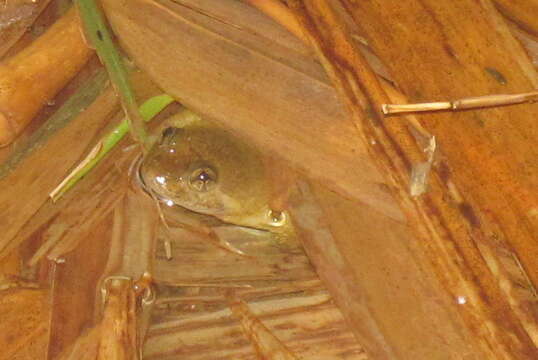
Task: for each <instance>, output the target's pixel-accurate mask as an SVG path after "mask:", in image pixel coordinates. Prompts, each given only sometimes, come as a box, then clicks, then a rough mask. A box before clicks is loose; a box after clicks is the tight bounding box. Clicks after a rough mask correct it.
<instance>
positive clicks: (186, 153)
mask: <svg viewBox="0 0 538 360" xmlns="http://www.w3.org/2000/svg"><path fill="white" fill-rule="evenodd" d="M159 132H160V134H159V135H158V136H157V137H155V138H154V139H153V144H152V145H151V147H150V149H149V151H148V152H147V154H146V155H145V156H144V158H143V159H142V161H141V164H140V166H139V171H138V174H139V178H140V181H141V183H142V184H143V187H144V188H145V189H146V191H148V192H149V193H151V195H152V196H153V197H154V198H156V199H158V201H159V202H161V203H162V204H164V205H165V206H164V208H167V207H168V208H170V209H167V211H166V213H167V214H168V215H167V216H170V213H171V217H172V218H174V215H176V216H175V218H176V219H178V218H179V219H180V220H179V222H183V223H188V224H189V225H190V227H191V228H193V227H197V225H199V226H198V228H204V229H206V230H207V229H208V227H211V226H215V225H216V224H218V223H221V224H229V225H235V226H239V227H244V228H248V229H254V230H259V231H268V232H272V233H275V234H280V235H281V236H280V237H279V239H282V236H286V235H290V234H291V233H292V232H293V231H292V227H291V224H290V222H289V216H288V214H287V213H286V212H285V211H275V210H272V209H271V208H270V206H269V204H270V198H271V191H270V184H269V180H268V177H267V173H266V169H265V166H264V162H263V160H262V158H263V157H262V154H261V153H260V152H259V151H258V149H257V148H256V147H254V146H252V145H251V144H250V143H248V142H247V141H245V140H243V139H242V138H239V137H238V136H237V135H235V134H233V133H232V132H230V131H229V130H227V129H224V128H221V127H218V126H217V125H215V124H214V123H212V122H210V121H208V120H205V119H203V118H202V117H201V116H199V115H197V114H195V113H193V112H192V111H189V110H187V109H184V110H182V111H181V112H179V113H178V114H176V115H174V116H172V117H171V118H169V119H167V120H166V121H165V122H164V124H163V125H162V126H161V127H160V131H159ZM170 210H172V211H170ZM187 213H188V214H187ZM189 214H190V215H189ZM207 233H210V234H211V235H212V236H214V234H213V233H212V232H211V231H210V230H209V231H207ZM235 252H237V251H235Z"/></svg>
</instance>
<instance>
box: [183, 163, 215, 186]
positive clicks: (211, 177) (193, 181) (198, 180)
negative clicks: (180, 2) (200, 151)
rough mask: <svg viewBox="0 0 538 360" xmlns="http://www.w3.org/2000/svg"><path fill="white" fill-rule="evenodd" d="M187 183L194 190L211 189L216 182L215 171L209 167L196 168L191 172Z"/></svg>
mask: <svg viewBox="0 0 538 360" xmlns="http://www.w3.org/2000/svg"><path fill="white" fill-rule="evenodd" d="M189 184H190V186H191V187H192V188H193V189H195V190H196V191H200V192H204V191H208V190H211V189H212V188H214V187H215V185H216V184H217V173H216V172H215V170H213V169H212V168H210V167H201V168H197V169H195V170H194V171H193V172H192V173H191V176H190V178H189Z"/></svg>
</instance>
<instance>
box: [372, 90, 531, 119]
mask: <svg viewBox="0 0 538 360" xmlns="http://www.w3.org/2000/svg"><path fill="white" fill-rule="evenodd" d="M535 101H538V90H536V91H531V92H528V93H521V94H513V95H486V96H477V97H469V98H464V99H459V100H454V101H443V102H432V103H421V104H382V105H381V110H382V111H383V114H385V115H395V114H401V113H410V112H425V111H441V110H451V111H455V110H467V109H477V108H484V107H493V106H504V105H515V104H523V103H532V102H535Z"/></svg>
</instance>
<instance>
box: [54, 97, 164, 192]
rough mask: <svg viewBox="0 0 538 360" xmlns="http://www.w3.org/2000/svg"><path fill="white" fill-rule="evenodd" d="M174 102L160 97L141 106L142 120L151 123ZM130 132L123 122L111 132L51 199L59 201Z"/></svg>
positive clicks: (66, 179)
mask: <svg viewBox="0 0 538 360" xmlns="http://www.w3.org/2000/svg"><path fill="white" fill-rule="evenodd" d="M173 101H174V99H173V98H172V97H170V96H169V95H158V96H154V97H152V98H150V99H149V100H147V101H146V102H144V103H143V104H142V106H140V109H139V111H140V114H141V118H142V119H143V120H144V121H150V120H151V119H153V117H155V115H157V114H158V113H159V112H161V111H162V110H163V109H164V108H165V107H166V106H168V105H169V104H171V103H172V102H173ZM128 131H129V125H128V124H127V121H126V120H123V121H122V122H121V123H120V124H119V125H118V126H116V127H115V128H114V129H113V130H112V131H111V132H109V133H108V134H107V135H105V136H104V138H103V139H101V140H100V141H99V142H98V143H97V144H96V145H95V146H94V147H93V149H92V150H91V151H90V153H89V155H88V156H86V158H85V159H84V160H83V161H82V162H81V163H80V164H79V166H77V167H76V168H75V169H74V170H73V171H72V172H71V174H69V175H68V176H67V177H66V178H65V179H64V181H62V183H61V184H60V185H59V186H58V187H57V188H56V189H55V190H54V191H52V192H51V194H50V197H51V198H52V200H53V201H57V200H58V199H59V198H60V197H61V196H62V195H63V194H65V192H67V191H68V190H69V189H71V188H72V187H73V186H74V185H75V184H76V183H77V182H78V181H79V180H80V179H82V178H83V177H84V176H85V175H86V174H88V172H90V170H91V169H93V168H94V167H95V166H96V165H97V164H98V163H99V162H100V161H101V159H103V158H104V157H105V155H106V154H108V153H109V152H110V150H112V148H114V146H116V144H117V143H118V142H119V141H120V140H121V139H122V138H123V137H124V136H125V134H126V133H127V132H128Z"/></svg>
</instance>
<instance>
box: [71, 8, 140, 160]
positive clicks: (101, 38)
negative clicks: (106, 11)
mask: <svg viewBox="0 0 538 360" xmlns="http://www.w3.org/2000/svg"><path fill="white" fill-rule="evenodd" d="M75 3H76V5H77V6H78V9H79V11H80V15H81V18H82V23H83V26H84V30H85V32H84V33H85V35H86V37H87V39H88V40H89V41H90V42H91V44H92V45H93V46H94V47H95V50H96V51H97V54H98V55H99V58H100V59H101V61H102V62H103V64H104V65H105V67H106V69H107V71H108V75H109V76H110V80H111V81H112V84H113V85H114V87H115V89H116V91H117V93H118V94H119V96H120V99H121V103H122V105H123V108H124V110H125V115H126V118H127V124H128V125H129V130H130V132H131V135H132V136H133V138H134V139H135V140H136V142H138V143H139V144H140V146H141V147H142V149H143V151H144V152H145V151H146V150H147V146H148V144H147V141H146V139H147V134H146V130H145V127H144V121H143V120H142V117H141V116H140V113H139V112H138V106H137V104H136V97H135V94H134V91H133V89H132V87H131V84H130V81H129V77H128V76H127V71H126V70H125V67H124V65H123V62H122V60H121V57H120V55H119V53H118V51H117V49H116V47H115V46H114V43H113V41H112V38H111V35H110V31H109V30H108V27H107V25H106V20H105V18H104V16H103V14H102V12H101V10H100V9H99V7H98V6H97V4H96V3H95V1H94V0H75Z"/></svg>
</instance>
